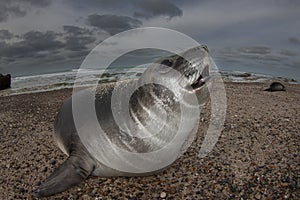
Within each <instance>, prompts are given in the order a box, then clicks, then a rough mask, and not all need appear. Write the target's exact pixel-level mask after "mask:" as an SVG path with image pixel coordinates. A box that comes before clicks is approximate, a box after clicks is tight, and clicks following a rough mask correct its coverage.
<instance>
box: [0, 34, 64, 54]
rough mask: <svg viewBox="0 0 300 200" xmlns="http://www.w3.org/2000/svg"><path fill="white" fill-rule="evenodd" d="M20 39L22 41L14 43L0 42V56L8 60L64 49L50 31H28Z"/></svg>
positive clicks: (55, 35)
mask: <svg viewBox="0 0 300 200" xmlns="http://www.w3.org/2000/svg"><path fill="white" fill-rule="evenodd" d="M21 38H22V39H23V40H21V41H18V42H15V43H6V42H2V44H1V45H0V54H1V55H2V56H3V57H10V58H22V57H28V56H30V57H35V56H39V54H43V53H44V52H54V51H56V50H59V49H60V48H62V47H64V44H63V43H62V42H60V41H58V40H57V39H56V38H57V34H56V33H54V32H52V31H47V32H39V31H30V32H27V33H25V34H24V35H23V36H22V37H21Z"/></svg>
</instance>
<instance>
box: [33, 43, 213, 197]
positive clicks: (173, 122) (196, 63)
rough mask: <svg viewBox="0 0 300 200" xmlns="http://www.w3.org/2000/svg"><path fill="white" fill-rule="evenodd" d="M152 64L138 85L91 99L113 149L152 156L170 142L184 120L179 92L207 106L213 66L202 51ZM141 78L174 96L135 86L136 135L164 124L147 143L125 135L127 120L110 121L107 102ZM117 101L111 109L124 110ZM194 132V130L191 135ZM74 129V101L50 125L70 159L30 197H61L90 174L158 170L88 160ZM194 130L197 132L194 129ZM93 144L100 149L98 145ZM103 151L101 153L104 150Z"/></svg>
mask: <svg viewBox="0 0 300 200" xmlns="http://www.w3.org/2000/svg"><path fill="white" fill-rule="evenodd" d="M156 64H158V66H156V65H155V66H154V67H152V68H151V67H149V68H147V69H146V71H145V72H144V73H143V74H142V75H141V77H140V78H139V79H138V80H132V81H130V82H125V83H121V84H120V85H119V86H118V87H119V88H116V86H111V87H107V88H106V89H105V90H102V91H100V92H96V95H95V110H96V114H97V118H98V121H99V123H100V124H101V127H102V129H103V130H104V131H105V132H106V133H108V135H107V136H108V137H109V139H110V140H111V141H113V142H114V143H115V144H116V145H117V146H119V147H121V148H124V149H126V150H128V151H131V152H137V153H144V152H150V151H155V150H157V149H159V148H161V147H162V146H164V145H165V144H166V143H168V142H170V140H172V137H173V136H174V134H173V132H175V133H176V129H177V128H178V124H179V123H180V120H182V119H181V118H180V116H178V113H179V112H180V106H179V102H178V99H177V97H176V94H175V93H176V91H179V93H180V91H181V90H182V91H185V92H186V94H195V93H196V92H197V93H198V92H199V93H200V99H199V98H198V101H205V98H204V97H205V96H206V95H205V94H207V93H208V90H207V88H206V87H204V85H205V83H206V82H207V81H208V77H209V68H210V67H211V66H212V64H213V61H212V59H211V57H210V56H209V52H208V49H207V47H206V46H198V47H195V48H192V49H189V50H187V51H185V52H183V53H181V54H180V55H173V56H169V57H165V58H162V59H160V60H158V61H157V62H156ZM174 71H176V72H179V74H180V77H179V79H177V78H175V76H174V74H173V73H174ZM145 79H147V80H150V82H151V81H152V80H154V79H157V80H160V81H161V80H163V81H165V82H166V83H168V84H169V85H170V87H173V88H174V91H175V92H173V90H172V91H171V90H169V89H168V88H166V87H165V86H163V85H160V84H156V83H153V84H145V85H143V86H142V87H139V88H138V89H137V90H136V91H135V92H134V93H133V94H132V96H131V97H130V101H129V114H130V117H131V118H132V119H133V121H134V122H135V124H137V127H135V129H134V130H136V132H140V133H141V134H143V133H145V132H146V133H148V132H150V133H151V131H153V130H154V129H156V127H153V126H152V125H151V123H152V122H153V121H154V122H153V123H155V125H157V124H159V123H160V121H161V118H162V117H161V116H164V117H166V124H165V125H164V128H163V129H161V132H159V133H160V134H157V135H156V136H155V137H151V138H150V139H149V138H147V137H145V138H146V139H143V138H142V139H141V138H139V137H135V136H134V135H133V136H131V135H129V133H127V132H126V128H127V125H128V124H127V121H126V120H124V121H123V123H122V124H123V126H124V125H125V127H121V128H120V127H119V126H118V125H117V124H116V122H115V121H114V116H113V113H112V111H111V109H112V106H111V105H112V104H113V102H111V98H112V95H114V94H113V90H117V91H116V93H117V95H119V93H122V95H126V94H127V87H129V85H130V84H136V83H138V82H140V81H143V80H145ZM85 92H88V91H87V90H82V92H78V93H75V94H73V95H77V97H78V98H79V99H81V97H83V95H85ZM204 93H205V94H204ZM122 95H121V96H122ZM197 97H199V95H197ZM188 100H189V98H187V101H188ZM119 101H120V102H117V104H116V105H114V106H116V107H118V106H119V107H123V104H122V98H121V97H120V98H119ZM202 103H203V102H202ZM150 107H152V108H153V107H154V111H151V110H149V108H150ZM84 112H85V111H84V110H83V111H82V114H84ZM188 114H189V113H187V115H188ZM197 117H199V116H197ZM186 118H187V119H186V120H188V121H189V120H192V119H190V118H189V116H187V117H186ZM149 119H151V120H150V121H151V122H149ZM121 120H122V116H121ZM147 120H148V121H147ZM147 123H148V127H147ZM149 123H150V126H149ZM83 126H84V127H83V129H88V128H89V120H87V121H86V122H84V123H83ZM145 127H147V128H145ZM194 128H195V127H193V130H194ZM77 130H78V129H76V126H75V122H74V116H73V114H72V98H69V99H68V100H66V101H65V102H64V103H63V105H62V107H61V109H60V111H59V113H58V115H57V117H56V121H55V124H54V139H55V141H56V142H57V144H58V146H59V147H60V149H61V150H62V151H63V152H64V153H65V154H67V155H68V159H67V160H66V161H65V162H64V163H63V164H61V165H60V166H59V167H58V168H57V169H56V170H54V172H53V173H52V174H51V175H50V176H49V177H48V178H47V179H46V180H45V181H44V183H42V184H41V185H40V186H38V188H37V189H35V190H34V193H33V194H34V196H36V197H41V196H43V197H44V196H50V195H53V194H56V193H59V192H63V191H65V190H67V189H68V188H70V187H72V186H74V185H77V184H79V183H80V182H82V181H83V180H85V179H87V178H88V177H89V176H90V175H93V176H101V177H112V176H145V175H151V174H154V173H157V172H159V171H161V170H158V171H150V172H148V173H128V172H124V171H123V172H122V171H118V170H116V169H112V168H110V167H108V166H106V165H104V164H103V163H102V162H100V161H98V159H95V157H94V156H92V154H91V153H90V152H89V151H88V150H87V148H86V146H84V145H83V143H82V140H81V139H80V137H79V134H78V131H77ZM124 130H125V131H124ZM174 130H175V131H174ZM195 130H197V128H196V129H195ZM171 136H172V137H171ZM97 145H99V146H101V144H97ZM103 151H105V149H104V150H103ZM104 153H106V152H104ZM108 159H109V158H108Z"/></svg>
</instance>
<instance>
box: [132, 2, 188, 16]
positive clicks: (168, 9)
mask: <svg viewBox="0 0 300 200" xmlns="http://www.w3.org/2000/svg"><path fill="white" fill-rule="evenodd" d="M134 2H135V4H136V6H137V7H139V8H140V9H141V10H142V11H137V12H135V13H134V16H135V17H140V18H146V19H148V18H152V17H156V16H167V17H169V18H173V17H176V16H182V10H181V9H180V8H178V7H177V6H176V5H175V4H173V3H171V2H169V1H167V0H145V1H134Z"/></svg>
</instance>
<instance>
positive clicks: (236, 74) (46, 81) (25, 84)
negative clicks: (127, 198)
mask: <svg viewBox="0 0 300 200" xmlns="http://www.w3.org/2000/svg"><path fill="white" fill-rule="evenodd" d="M145 69H146V67H139V68H122V69H120V68H112V69H109V70H106V71H104V70H86V69H85V70H78V69H72V70H69V71H65V72H58V73H48V74H40V75H31V76H19V77H12V84H11V88H10V89H6V90H2V91H0V96H7V95H16V94H25V93H35V92H43V91H51V90H59V89H63V88H72V87H73V85H74V81H75V78H76V75H77V73H78V72H80V84H79V85H78V86H83V87H86V86H91V85H93V84H94V83H95V82H97V81H98V83H108V82H116V81H120V80H128V79H135V78H138V77H139V76H140V75H141V74H142V73H143V72H144V70H145ZM220 74H221V76H222V79H223V81H224V82H272V81H281V82H288V83H294V84H298V82H297V81H296V80H294V79H291V78H286V77H276V76H272V75H267V74H257V73H249V72H241V71H221V72H220Z"/></svg>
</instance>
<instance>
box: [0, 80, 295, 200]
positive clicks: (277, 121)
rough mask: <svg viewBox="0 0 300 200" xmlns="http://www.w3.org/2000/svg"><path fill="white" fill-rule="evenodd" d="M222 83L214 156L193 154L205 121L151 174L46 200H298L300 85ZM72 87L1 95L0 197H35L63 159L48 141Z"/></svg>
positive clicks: (102, 181)
mask: <svg viewBox="0 0 300 200" xmlns="http://www.w3.org/2000/svg"><path fill="white" fill-rule="evenodd" d="M268 85H269V83H226V93H227V94H226V95H227V105H228V108H227V114H226V121H225V126H224V129H223V131H222V134H221V136H220V138H219V140H218V143H217V144H216V146H215V147H214V149H213V151H212V152H210V153H209V154H208V156H206V157H204V158H201V159H200V158H198V157H197V154H198V152H199V149H200V147H201V142H202V140H203V138H204V136H205V131H206V130H207V127H208V124H209V116H210V109H209V104H208V105H207V106H206V108H205V109H204V111H203V112H204V113H203V116H202V117H201V123H200V126H199V131H198V135H197V138H196V140H195V141H194V142H193V144H192V146H191V147H190V148H189V149H188V151H187V152H186V153H185V154H184V155H183V156H182V157H181V158H180V159H178V160H177V161H176V162H175V163H174V164H173V165H172V166H171V167H170V168H168V169H167V170H165V171H163V172H161V173H159V174H157V175H153V176H149V177H115V178H102V177H90V178H89V179H87V180H86V181H84V182H82V183H81V184H79V185H78V186H75V187H73V188H71V189H69V190H67V191H65V192H63V193H60V194H57V195H55V196H52V197H50V198H49V199H300V188H299V183H300V156H299V151H300V113H299V112H300V85H295V84H293V85H290V84H286V88H287V92H273V93H269V92H265V91H263V89H264V88H267V87H268ZM71 92H72V91H71V90H70V89H64V90H57V91H50V92H41V93H34V94H23V95H15V96H6V97H0V134H1V137H0V151H1V153H0V161H1V162H0V199H34V197H33V196H32V190H33V189H34V187H35V186H36V185H38V184H40V182H42V181H44V179H45V178H46V177H47V176H49V175H50V174H51V172H52V171H53V170H54V169H55V168H56V167H57V166H59V165H60V164H61V163H62V162H63V161H64V160H66V158H67V156H66V155H64V154H63V153H62V152H61V151H60V150H59V148H58V147H57V146H56V144H55V143H54V141H53V138H52V131H53V121H54V118H55V115H56V114H57V111H58V109H59V107H60V105H61V103H62V102H63V101H64V100H65V99H66V98H67V97H69V96H70V95H71Z"/></svg>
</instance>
